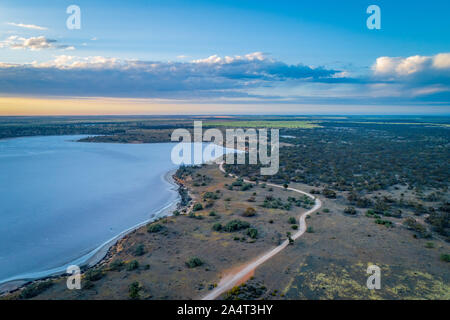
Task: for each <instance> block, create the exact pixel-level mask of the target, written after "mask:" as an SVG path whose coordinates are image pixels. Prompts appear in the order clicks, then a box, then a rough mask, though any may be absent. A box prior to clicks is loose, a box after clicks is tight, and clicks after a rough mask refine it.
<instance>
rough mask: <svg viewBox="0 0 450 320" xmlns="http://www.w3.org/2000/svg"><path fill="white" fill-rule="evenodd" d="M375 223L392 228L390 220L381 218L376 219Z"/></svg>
mask: <svg viewBox="0 0 450 320" xmlns="http://www.w3.org/2000/svg"><path fill="white" fill-rule="evenodd" d="M375 223H376V224H382V225H385V226H386V227H392V222H391V221H389V220H382V219H380V218H377V219H375Z"/></svg>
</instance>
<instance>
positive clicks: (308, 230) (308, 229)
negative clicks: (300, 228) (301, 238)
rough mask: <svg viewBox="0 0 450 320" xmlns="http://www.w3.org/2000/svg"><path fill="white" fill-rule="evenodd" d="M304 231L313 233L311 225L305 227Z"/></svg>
mask: <svg viewBox="0 0 450 320" xmlns="http://www.w3.org/2000/svg"><path fill="white" fill-rule="evenodd" d="M306 232H308V233H314V229H313V227H311V226H309V227H308V228H307V229H306Z"/></svg>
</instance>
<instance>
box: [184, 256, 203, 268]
mask: <svg viewBox="0 0 450 320" xmlns="http://www.w3.org/2000/svg"><path fill="white" fill-rule="evenodd" d="M203 264H204V262H203V261H202V260H201V259H200V258H198V257H192V258H190V259H189V260H188V261H186V266H187V267H188V268H195V267H200V266H202V265H203Z"/></svg>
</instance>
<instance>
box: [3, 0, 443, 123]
mask: <svg viewBox="0 0 450 320" xmlns="http://www.w3.org/2000/svg"><path fill="white" fill-rule="evenodd" d="M70 5H77V6H78V7H79V8H80V22H81V23H80V29H69V28H68V27H67V25H66V21H67V19H68V18H69V17H70V15H71V14H70V13H67V12H66V10H67V8H68V7H69V6H70ZM370 5H377V6H378V7H379V9H380V26H381V28H380V29H369V28H368V27H367V23H366V22H367V19H368V18H369V17H370V16H371V14H372V13H367V11H366V10H367V8H368V7H369V6H370ZM449 12H450V2H449V1H447V0H443V1H431V0H430V1H426V2H424V1H411V0H410V1H403V0H398V1H378V0H371V1H356V0H355V1H351V0H350V1H326V0H317V1H300V0H297V1H283V0H278V1H264V0H259V1H249V0H224V1H213V0H209V1H197V0H190V1H172V0H162V1H153V0H147V1H133V0H129V1H117V0H109V1H104V0H89V1H86V0H71V1H65V0H42V1H26V0H13V1H11V0H2V1H1V2H0V115H47V114H50V115H53V114H55V115H57V114H58V115H60V114H66V115H69V114H450V19H449V17H448V15H449Z"/></svg>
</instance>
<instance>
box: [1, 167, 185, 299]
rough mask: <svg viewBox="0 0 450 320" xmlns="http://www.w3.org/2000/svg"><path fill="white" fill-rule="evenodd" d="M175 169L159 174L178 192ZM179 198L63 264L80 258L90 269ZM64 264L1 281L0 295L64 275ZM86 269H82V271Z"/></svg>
mask: <svg viewBox="0 0 450 320" xmlns="http://www.w3.org/2000/svg"><path fill="white" fill-rule="evenodd" d="M176 170H177V169H172V170H169V171H167V172H166V173H164V174H163V175H162V176H161V178H162V180H164V181H166V182H167V183H169V184H170V185H171V188H170V189H171V190H174V191H175V192H176V193H178V187H179V186H180V182H178V181H177V180H175V179H174V177H173V176H174V174H175V172H176ZM180 200H181V199H180V196H179V194H178V196H177V198H176V199H175V200H174V201H172V202H171V203H169V204H167V205H165V206H164V207H163V208H161V209H159V210H158V211H156V212H155V213H150V216H151V218H149V219H147V220H145V221H143V222H141V223H138V224H137V225H135V226H132V227H131V228H128V229H126V230H124V231H122V232H121V233H119V234H118V235H116V236H114V237H113V238H111V239H109V240H107V241H106V242H104V243H103V244H101V245H100V246H99V247H97V248H95V249H94V250H92V251H90V252H89V253H87V254H84V255H82V256H81V257H79V258H77V259H75V260H73V261H71V262H68V263H67V264H65V265H70V264H76V263H75V262H78V261H79V260H81V261H82V262H81V263H80V264H79V267H80V268H82V269H83V267H84V268H86V270H88V269H91V268H93V267H95V266H97V265H99V264H101V263H103V262H106V260H108V259H109V258H111V257H112V256H110V254H109V253H110V250H111V248H112V247H114V245H116V244H117V243H118V242H119V241H120V240H122V239H123V238H125V237H126V236H127V235H129V234H130V233H132V232H134V231H136V230H137V229H139V228H141V227H143V226H145V225H146V224H148V223H151V222H154V221H157V220H158V219H160V218H163V217H168V216H170V215H172V212H173V211H174V210H177V209H179V207H180V204H181V203H180ZM65 265H64V266H65ZM64 266H61V267H56V268H53V269H50V270H46V271H42V272H36V273H42V274H43V275H42V276H36V277H30V278H26V277H24V278H20V275H19V276H17V277H18V278H16V279H11V280H7V281H5V282H2V283H0V296H2V295H6V294H8V293H12V292H14V291H16V290H19V289H20V288H22V287H23V286H25V285H28V284H30V283H33V282H38V281H45V280H50V279H58V278H60V277H64V276H65V275H66V272H65V269H66V268H64ZM62 268H64V270H61V269H62ZM86 270H83V273H84V272H85V271H86ZM44 274H45V275H44Z"/></svg>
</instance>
